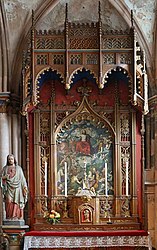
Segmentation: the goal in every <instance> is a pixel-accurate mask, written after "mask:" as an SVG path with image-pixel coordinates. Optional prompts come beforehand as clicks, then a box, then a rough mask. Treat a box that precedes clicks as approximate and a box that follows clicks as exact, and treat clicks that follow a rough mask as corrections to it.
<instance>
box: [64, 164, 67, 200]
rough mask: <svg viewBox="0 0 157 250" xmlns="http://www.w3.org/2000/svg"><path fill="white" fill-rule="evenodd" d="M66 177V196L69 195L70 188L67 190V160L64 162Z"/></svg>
mask: <svg viewBox="0 0 157 250" xmlns="http://www.w3.org/2000/svg"><path fill="white" fill-rule="evenodd" d="M64 177H65V196H67V195H68V190H67V162H66V161H65V164H64Z"/></svg>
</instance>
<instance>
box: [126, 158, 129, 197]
mask: <svg viewBox="0 0 157 250" xmlns="http://www.w3.org/2000/svg"><path fill="white" fill-rule="evenodd" d="M128 194H129V162H128V161H126V196H128Z"/></svg>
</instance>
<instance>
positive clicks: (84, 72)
mask: <svg viewBox="0 0 157 250" xmlns="http://www.w3.org/2000/svg"><path fill="white" fill-rule="evenodd" d="M79 78H80V79H82V78H87V79H88V80H92V81H93V82H95V83H96V84H98V78H97V77H96V74H95V73H94V72H92V71H91V70H90V69H87V68H85V67H80V68H77V69H76V70H74V71H73V72H72V74H71V75H70V77H69V86H71V85H72V84H73V83H74V82H75V80H76V79H78V80H79Z"/></svg>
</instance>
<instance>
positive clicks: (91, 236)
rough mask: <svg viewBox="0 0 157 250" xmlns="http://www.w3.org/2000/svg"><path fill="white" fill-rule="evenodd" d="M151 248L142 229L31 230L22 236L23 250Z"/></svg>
mask: <svg viewBox="0 0 157 250" xmlns="http://www.w3.org/2000/svg"><path fill="white" fill-rule="evenodd" d="M136 247H138V249H140V248H141V249H149V250H151V249H152V246H151V238H150V235H149V233H148V232H146V231H144V230H128V231H127V230H125V231H114V232H113V231H110V232H109V231H108V232H105V231H99V232H97V231H92V232H91V231H75V232H74V231H69V232H68V231H62V232H57V231H53V232H51V231H32V232H27V233H26V234H25V236H24V248H23V249H24V250H28V249H29V250H30V249H38V250H39V249H43V248H44V249H57V250H59V249H73V250H74V249H77V250H78V249H80V250H83V249H84V250H95V249H97V250H99V249H101V250H102V249H103V250H104V249H107V250H109V249H112V250H113V249H116V250H118V249H125V250H126V249H131V250H133V249H136Z"/></svg>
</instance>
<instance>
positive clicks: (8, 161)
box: [7, 154, 17, 165]
mask: <svg viewBox="0 0 157 250" xmlns="http://www.w3.org/2000/svg"><path fill="white" fill-rule="evenodd" d="M11 158H13V160H14V164H15V165H16V163H17V161H16V159H15V156H14V155H13V154H9V155H8V156H7V165H10V159H11Z"/></svg>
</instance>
